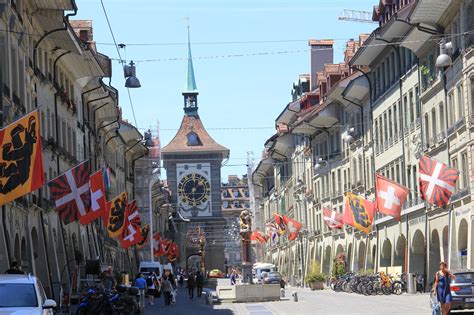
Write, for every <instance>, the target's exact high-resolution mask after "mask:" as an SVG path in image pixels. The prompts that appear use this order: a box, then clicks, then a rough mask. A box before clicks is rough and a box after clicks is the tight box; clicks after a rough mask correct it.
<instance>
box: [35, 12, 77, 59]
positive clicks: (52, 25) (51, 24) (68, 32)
mask: <svg viewBox="0 0 474 315" xmlns="http://www.w3.org/2000/svg"><path fill="white" fill-rule="evenodd" d="M35 18H36V19H38V23H39V24H40V25H41V26H42V27H43V29H44V31H45V32H49V31H52V30H56V29H60V28H63V27H64V23H63V18H64V17H63V11H61V10H39V11H38V12H36V13H35ZM46 40H48V41H50V42H52V43H53V45H54V46H55V48H58V49H62V50H68V51H70V52H72V53H75V54H81V52H82V50H81V48H80V46H79V43H78V42H77V40H76V34H75V33H74V31H73V30H72V29H71V28H70V27H68V28H67V29H65V30H59V31H57V32H54V33H51V34H50V35H48V36H46ZM40 48H41V47H40Z"/></svg>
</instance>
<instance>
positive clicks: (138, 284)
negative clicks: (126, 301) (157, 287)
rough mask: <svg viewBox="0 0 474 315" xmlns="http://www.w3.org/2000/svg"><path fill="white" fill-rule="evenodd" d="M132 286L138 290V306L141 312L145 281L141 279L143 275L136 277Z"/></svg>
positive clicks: (143, 301)
mask: <svg viewBox="0 0 474 315" xmlns="http://www.w3.org/2000/svg"><path fill="white" fill-rule="evenodd" d="M133 285H134V286H135V287H137V288H138V291H139V295H138V306H139V308H140V310H143V309H144V308H145V292H146V280H145V279H144V278H143V275H142V274H141V273H139V274H138V275H137V278H136V279H135V283H134V284H133Z"/></svg>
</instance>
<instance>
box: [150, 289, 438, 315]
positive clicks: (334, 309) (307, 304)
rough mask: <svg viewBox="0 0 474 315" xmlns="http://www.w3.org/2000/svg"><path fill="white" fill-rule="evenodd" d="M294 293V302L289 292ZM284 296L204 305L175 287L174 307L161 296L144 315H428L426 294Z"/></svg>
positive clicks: (315, 293) (327, 292)
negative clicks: (168, 304)
mask: <svg viewBox="0 0 474 315" xmlns="http://www.w3.org/2000/svg"><path fill="white" fill-rule="evenodd" d="M293 291H294V292H297V294H298V300H299V301H298V302H293V300H292V299H291V293H292V292H293ZM285 296H286V298H285V299H283V300H282V301H279V302H266V303H223V304H219V305H213V306H210V305H206V302H205V298H204V296H203V297H202V298H201V299H194V300H193V301H191V300H189V298H188V295H187V290H186V289H184V288H183V289H179V293H178V297H177V303H176V305H175V306H171V307H165V306H164V302H163V298H161V299H159V301H158V300H156V301H155V305H153V306H151V305H147V306H146V309H145V314H173V315H177V314H186V315H188V314H193V315H194V314H219V315H227V314H239V315H271V314H275V315H286V314H299V315H305V314H307V315H309V314H377V315H379V314H420V315H422V314H431V309H430V305H429V295H427V294H417V295H406V294H404V295H401V296H396V295H389V296H362V295H358V294H347V293H336V292H333V291H331V290H323V291H310V290H309V289H299V288H289V289H287V290H286V295H285Z"/></svg>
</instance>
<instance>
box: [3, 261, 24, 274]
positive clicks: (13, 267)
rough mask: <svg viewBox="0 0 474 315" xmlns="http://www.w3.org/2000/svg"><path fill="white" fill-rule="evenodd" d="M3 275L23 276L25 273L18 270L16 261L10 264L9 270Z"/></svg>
mask: <svg viewBox="0 0 474 315" xmlns="http://www.w3.org/2000/svg"><path fill="white" fill-rule="evenodd" d="M5 273H6V274H8V275H24V274H25V272H24V271H23V270H21V269H20V265H19V264H18V262H16V261H12V263H11V264H10V269H7V271H5Z"/></svg>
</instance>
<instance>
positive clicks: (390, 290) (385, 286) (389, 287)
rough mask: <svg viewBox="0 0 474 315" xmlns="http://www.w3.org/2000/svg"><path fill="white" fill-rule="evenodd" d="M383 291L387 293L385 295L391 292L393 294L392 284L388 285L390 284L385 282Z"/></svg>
mask: <svg viewBox="0 0 474 315" xmlns="http://www.w3.org/2000/svg"><path fill="white" fill-rule="evenodd" d="M382 292H383V294H385V295H390V294H392V288H391V286H388V285H385V284H384V285H383V286H382Z"/></svg>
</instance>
